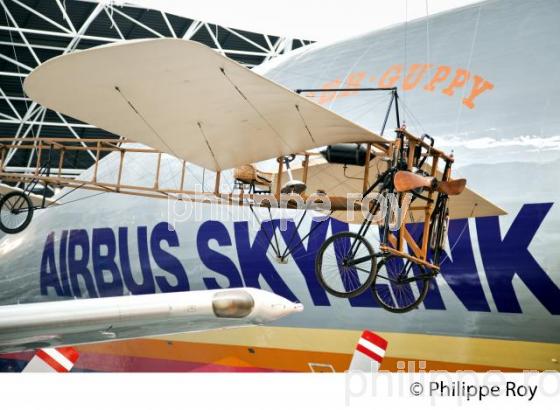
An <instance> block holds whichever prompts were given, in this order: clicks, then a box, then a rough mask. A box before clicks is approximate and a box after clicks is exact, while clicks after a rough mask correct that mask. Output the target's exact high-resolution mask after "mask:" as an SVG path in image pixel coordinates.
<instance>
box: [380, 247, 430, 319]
mask: <svg viewBox="0 0 560 410" xmlns="http://www.w3.org/2000/svg"><path fill="white" fill-rule="evenodd" d="M414 266H416V267H417V268H416V272H414V271H413V267H414ZM415 274H416V275H418V276H416V275H415ZM426 276H428V274H427V272H426V268H425V267H423V266H421V265H418V264H415V263H413V262H412V261H410V260H409V259H406V258H400V257H397V256H388V257H386V258H384V259H382V260H381V261H380V262H379V263H378V264H377V274H376V275H375V278H374V281H373V286H372V290H373V296H374V297H375V300H376V301H377V303H379V305H380V306H381V307H382V308H384V309H385V310H388V311H389V312H393V313H405V312H409V311H411V310H412V309H414V308H416V307H417V306H418V305H419V304H420V303H422V301H423V300H424V298H425V297H426V294H427V293H428V290H429V285H430V278H429V277H426Z"/></svg>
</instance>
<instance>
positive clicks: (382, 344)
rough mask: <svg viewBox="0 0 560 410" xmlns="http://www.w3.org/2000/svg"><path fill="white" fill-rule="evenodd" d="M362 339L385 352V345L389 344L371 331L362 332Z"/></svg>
mask: <svg viewBox="0 0 560 410" xmlns="http://www.w3.org/2000/svg"><path fill="white" fill-rule="evenodd" d="M362 337H363V338H364V339H366V340H367V341H369V342H371V343H373V344H374V345H376V346H378V347H380V348H381V349H383V350H387V345H388V344H389V342H387V340H385V339H383V338H382V337H381V336H379V335H376V334H375V333H373V332H372V331H371V330H364V331H363V333H362Z"/></svg>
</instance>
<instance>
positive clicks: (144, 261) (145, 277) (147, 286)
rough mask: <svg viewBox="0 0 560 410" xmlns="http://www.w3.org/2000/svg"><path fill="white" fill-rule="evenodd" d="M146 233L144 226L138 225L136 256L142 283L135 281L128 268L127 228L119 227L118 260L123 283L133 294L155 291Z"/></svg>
mask: <svg viewBox="0 0 560 410" xmlns="http://www.w3.org/2000/svg"><path fill="white" fill-rule="evenodd" d="M147 237H148V234H147V230H146V227H145V226H139V227H138V256H139V258H140V270H141V272H142V283H137V282H136V280H135V279H134V275H133V274H132V269H131V268H130V257H129V253H128V228H119V260H120V263H121V271H122V276H123V280H124V283H125V285H126V287H127V289H128V290H129V291H130V293H131V294H133V295H145V294H149V293H155V292H156V285H155V283H154V275H153V273H152V268H151V267H150V255H149V254H148V239H147Z"/></svg>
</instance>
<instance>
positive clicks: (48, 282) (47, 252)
mask: <svg viewBox="0 0 560 410" xmlns="http://www.w3.org/2000/svg"><path fill="white" fill-rule="evenodd" d="M49 287H52V288H54V291H55V292H56V294H57V296H63V293H62V288H61V286H60V282H59V281H58V274H57V272H56V260H55V256H54V232H51V233H50V234H49V235H48V236H47V240H46V242H45V247H44V248H43V256H42V258H41V295H48V294H49V291H48V288H49Z"/></svg>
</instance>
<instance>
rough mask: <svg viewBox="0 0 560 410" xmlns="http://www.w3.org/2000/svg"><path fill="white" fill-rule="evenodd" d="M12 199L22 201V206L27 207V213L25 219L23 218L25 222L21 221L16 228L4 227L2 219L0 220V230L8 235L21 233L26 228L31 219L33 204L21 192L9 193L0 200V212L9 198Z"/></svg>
mask: <svg viewBox="0 0 560 410" xmlns="http://www.w3.org/2000/svg"><path fill="white" fill-rule="evenodd" d="M13 197H19V198H20V199H22V200H23V201H24V204H25V205H27V209H28V212H27V218H25V221H23V223H22V224H21V225H20V226H18V227H16V228H9V227H7V226H5V225H4V223H3V222H2V218H0V229H1V230H2V231H4V232H5V233H9V234H14V233H19V232H21V231H23V230H24V229H25V228H27V226H28V225H29V223H30V222H31V219H32V218H33V203H32V202H31V199H30V198H29V196H28V195H26V194H24V193H22V192H18V191H12V192H9V193H7V194H6V195H4V196H3V197H2V198H0V210H1V209H2V207H3V206H4V204H5V203H6V202H7V201H8V200H9V199H10V198H13Z"/></svg>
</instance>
